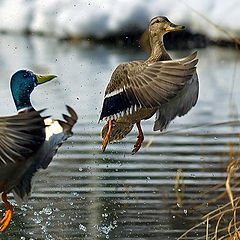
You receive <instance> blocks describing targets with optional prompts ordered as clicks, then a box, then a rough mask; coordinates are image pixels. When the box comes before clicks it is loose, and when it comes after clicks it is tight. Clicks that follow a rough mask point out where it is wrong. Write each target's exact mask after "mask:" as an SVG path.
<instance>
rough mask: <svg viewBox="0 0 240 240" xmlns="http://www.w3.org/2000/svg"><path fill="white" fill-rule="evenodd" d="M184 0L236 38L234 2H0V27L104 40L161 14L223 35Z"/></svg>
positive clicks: (239, 28)
mask: <svg viewBox="0 0 240 240" xmlns="http://www.w3.org/2000/svg"><path fill="white" fill-rule="evenodd" d="M185 3H187V4H188V5H189V6H191V7H192V8H194V9H195V10H197V11H198V12H200V13H202V14H203V15H204V16H206V17H207V18H208V19H210V20H211V21H212V22H214V23H216V24H218V25H219V26H221V27H223V28H225V30H227V31H229V32H230V33H231V34H232V35H234V36H235V37H239V38H240V21H239V16H240V7H239V6H240V3H239V0H228V1H223V0H201V1H200V0H191V1H190V0H188V1H187V0H0V31H4V32H25V31H30V32H37V33H43V34H50V35H55V36H57V37H59V38H65V37H69V36H89V35H91V36H93V37H96V38H103V37H106V36H108V35H110V34H118V33H122V32H129V31H134V30H136V29H138V30H142V31H144V30H145V29H146V27H147V24H148V22H149V20H150V19H151V18H152V17H155V16H158V15H165V16H167V17H168V18H169V19H170V21H172V22H174V23H176V24H185V25H186V27H187V29H188V30H190V31H191V32H193V33H202V34H204V35H206V36H208V37H209V38H211V39H228V37H227V36H226V35H225V34H224V33H223V32H221V31H219V30H218V29H216V28H215V27H214V26H212V25H210V24H209V23H208V22H207V21H206V20H204V19H203V18H202V17H201V16H199V15H198V14H196V13H195V12H194V11H193V10H191V9H190V8H189V7H188V6H187V5H186V4H185Z"/></svg>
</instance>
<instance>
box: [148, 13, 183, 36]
mask: <svg viewBox="0 0 240 240" xmlns="http://www.w3.org/2000/svg"><path fill="white" fill-rule="evenodd" d="M184 28H185V27H184V26H182V25H176V24H173V23H171V22H170V21H169V20H168V19H167V18H166V17H163V16H159V17H155V18H153V19H152V20H151V21H150V23H149V27H148V31H149V35H150V38H159V39H161V40H162V37H163V35H164V34H165V33H168V32H173V31H179V30H183V29H184Z"/></svg>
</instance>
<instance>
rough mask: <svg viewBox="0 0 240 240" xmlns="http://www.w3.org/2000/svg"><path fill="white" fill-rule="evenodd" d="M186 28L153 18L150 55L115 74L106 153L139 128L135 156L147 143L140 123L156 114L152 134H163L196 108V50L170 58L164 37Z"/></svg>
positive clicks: (107, 101)
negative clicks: (144, 143)
mask: <svg viewBox="0 0 240 240" xmlns="http://www.w3.org/2000/svg"><path fill="white" fill-rule="evenodd" d="M184 28H185V27H184V26H181V25H175V24H173V23H171V22H170V21H169V20H168V19H167V18H166V17H163V16H158V17H155V18H153V19H152V20H151V21H150V23H149V27H148V35H149V42H150V46H151V55H150V57H149V58H148V59H147V60H145V61H144V60H139V61H132V62H127V63H122V64H120V65H119V66H118V67H117V68H116V69H115V70H114V72H113V74H112V77H111V80H110V82H109V83H108V85H107V88H106V91H105V96H104V101H103V107H102V111H101V115H100V119H99V121H101V120H106V121H107V123H106V124H105V126H104V127H103V129H102V138H103V144H102V149H103V151H104V150H105V149H106V146H107V144H108V143H109V142H110V143H111V142H115V141H119V140H121V139H122V138H123V137H125V136H126V135H127V134H128V133H129V132H130V131H131V130H132V128H133V126H134V124H136V125H137V128H138V132H139V134H138V139H137V141H136V144H135V146H134V149H133V150H132V154H135V153H136V152H137V151H138V150H139V149H140V147H141V145H142V142H143V140H144V134H143V131H142V129H141V120H146V119H149V118H151V117H152V116H153V115H154V114H155V123H154V127H153V130H154V131H158V130H160V131H163V130H164V129H166V128H167V126H168V125H169V123H170V122H171V120H173V119H174V118H175V117H176V116H179V117H181V116H183V115H185V114H186V113H187V112H188V111H189V110H190V109H191V108H192V107H193V106H195V104H196V102H197V99H198V92H199V82H198V76H197V73H196V64H197V62H198V60H197V59H196V56H197V52H194V53H192V54H191V55H189V56H187V57H185V58H181V59H176V60H172V59H171V57H170V56H169V54H168V53H167V51H166V49H165V47H164V43H163V36H164V34H166V33H168V32H172V31H178V30H182V29H184Z"/></svg>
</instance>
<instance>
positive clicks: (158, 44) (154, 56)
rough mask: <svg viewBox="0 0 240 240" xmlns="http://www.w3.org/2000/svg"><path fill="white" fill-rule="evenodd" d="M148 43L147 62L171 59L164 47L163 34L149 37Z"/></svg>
mask: <svg viewBox="0 0 240 240" xmlns="http://www.w3.org/2000/svg"><path fill="white" fill-rule="evenodd" d="M150 45H151V55H150V57H149V58H148V60H147V62H156V61H164V60H171V57H170V56H169V55H168V53H167V51H166V49H165V47H164V43H163V36H154V37H152V38H150Z"/></svg>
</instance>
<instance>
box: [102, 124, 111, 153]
mask: <svg viewBox="0 0 240 240" xmlns="http://www.w3.org/2000/svg"><path fill="white" fill-rule="evenodd" d="M112 123H113V120H109V121H108V132H107V135H106V137H105V138H104V140H103V143H102V150H103V152H104V151H105V149H106V147H107V145H108V142H109V139H110V136H111V132H112Z"/></svg>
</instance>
